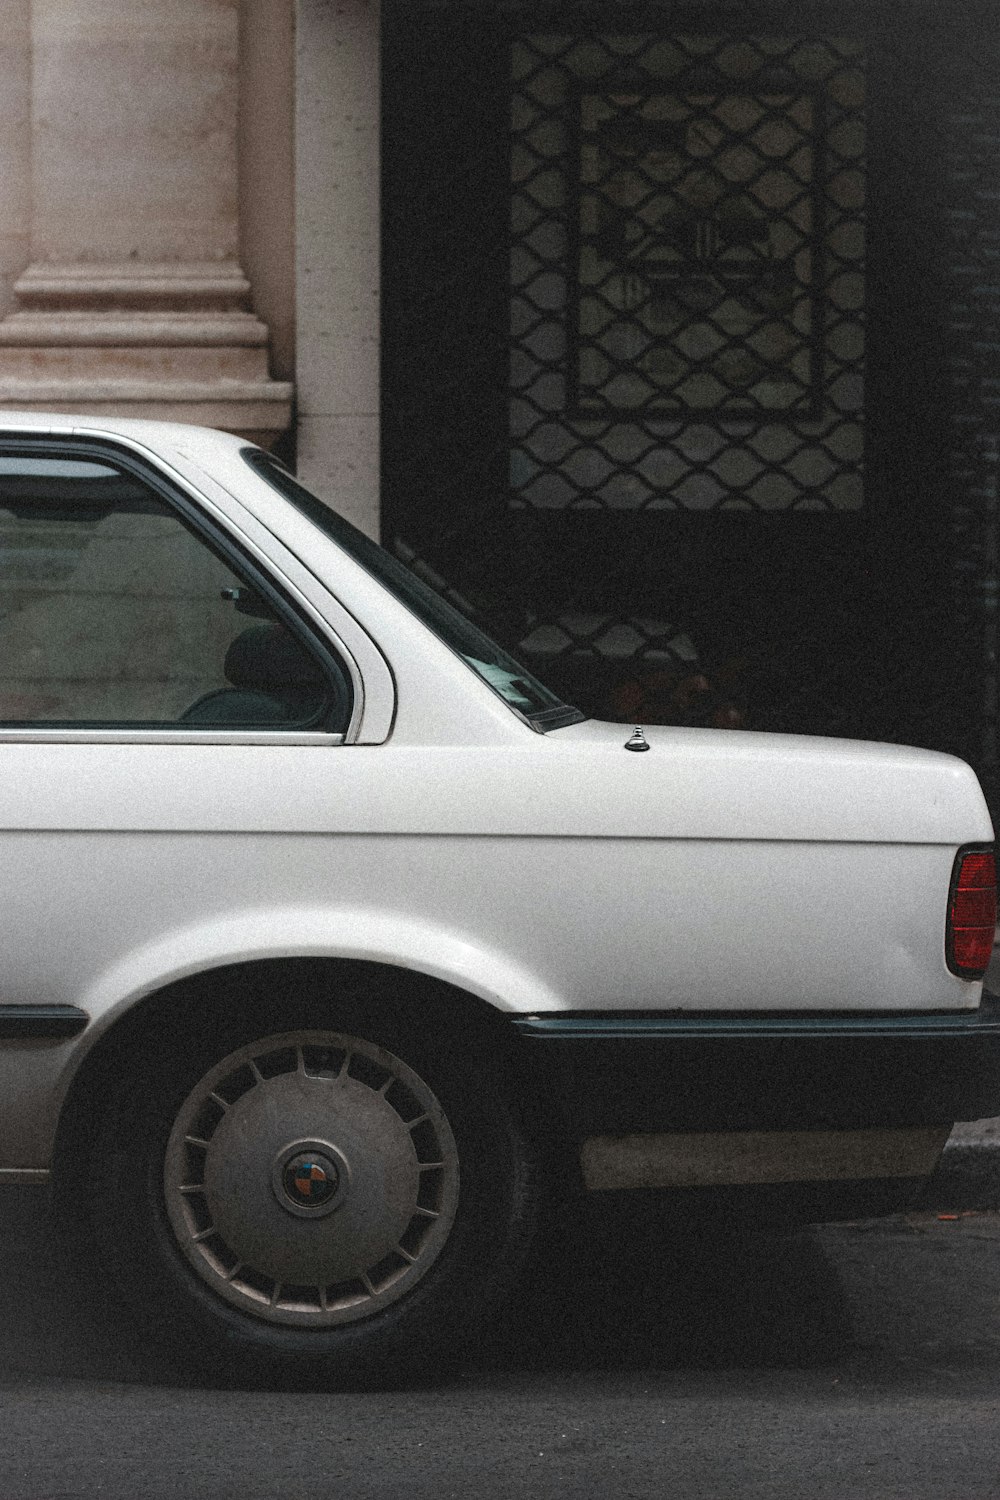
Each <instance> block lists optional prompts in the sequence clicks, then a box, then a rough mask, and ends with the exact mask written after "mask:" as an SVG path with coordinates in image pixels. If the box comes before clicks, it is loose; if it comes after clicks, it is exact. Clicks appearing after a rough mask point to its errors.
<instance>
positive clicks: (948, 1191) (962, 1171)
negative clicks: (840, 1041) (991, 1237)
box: [920, 944, 1000, 1209]
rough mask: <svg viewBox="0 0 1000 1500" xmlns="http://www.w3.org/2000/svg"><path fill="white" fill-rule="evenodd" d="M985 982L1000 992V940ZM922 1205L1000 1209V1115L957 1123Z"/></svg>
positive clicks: (995, 992)
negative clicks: (993, 1117) (990, 1118)
mask: <svg viewBox="0 0 1000 1500" xmlns="http://www.w3.org/2000/svg"><path fill="white" fill-rule="evenodd" d="M985 983H986V988H987V989H989V990H992V991H993V993H994V994H997V995H1000V944H998V946H996V947H994V949H993V962H992V963H991V964H990V966H989V968H988V969H987V971H986V980H985ZM920 1206H921V1207H922V1208H932V1209H949V1208H951V1209H970V1208H980V1209H1000V1117H997V1118H995V1119H992V1120H973V1121H971V1122H970V1123H968V1124H964V1125H956V1126H955V1128H954V1130H953V1131H952V1133H951V1136H950V1138H949V1140H948V1144H947V1146H946V1147H945V1148H944V1155H943V1156H942V1158H941V1163H940V1165H939V1167H938V1169H937V1171H936V1172H935V1174H934V1176H933V1177H932V1178H931V1180H930V1182H929V1183H928V1184H927V1187H926V1189H925V1190H924V1192H923V1194H922V1195H921V1200H920Z"/></svg>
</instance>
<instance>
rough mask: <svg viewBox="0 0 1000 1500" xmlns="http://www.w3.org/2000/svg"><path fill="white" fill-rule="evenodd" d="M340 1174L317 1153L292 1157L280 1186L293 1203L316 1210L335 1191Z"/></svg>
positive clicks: (327, 1158)
mask: <svg viewBox="0 0 1000 1500" xmlns="http://www.w3.org/2000/svg"><path fill="white" fill-rule="evenodd" d="M339 1182H340V1173H339V1172H338V1171H337V1168H336V1167H335V1166H334V1165H333V1162H332V1161H330V1159H329V1157H325V1156H320V1155H319V1153H318V1152H307V1153H303V1154H302V1155H300V1156H293V1157H292V1159H291V1161H290V1162H287V1163H286V1164H285V1170H284V1172H283V1173H282V1175H281V1185H282V1187H283V1188H284V1189H285V1192H286V1193H287V1194H288V1196H289V1198H291V1200H292V1202H293V1203H296V1204H299V1205H300V1206H307V1207H310V1208H316V1207H318V1206H319V1204H321V1203H326V1201H327V1200H328V1199H329V1198H332V1197H333V1195H334V1193H335V1192H336V1191H337V1187H338V1185H339Z"/></svg>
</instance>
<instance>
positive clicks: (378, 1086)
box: [164, 1031, 459, 1327]
mask: <svg viewBox="0 0 1000 1500" xmlns="http://www.w3.org/2000/svg"><path fill="white" fill-rule="evenodd" d="M458 1177H459V1173H458V1152H457V1149H456V1146H455V1140H454V1137H453V1135H452V1133H451V1129H450V1127H449V1125H448V1121H447V1120H446V1118H445V1116H444V1113H443V1111H442V1109H441V1107H440V1105H439V1104H438V1102H437V1100H436V1098H435V1097H434V1095H433V1093H432V1092H431V1090H430V1089H429V1088H428V1087H427V1085H426V1084H425V1083H424V1082H423V1080H422V1079H420V1078H418V1076H417V1075H416V1073H414V1072H413V1070H412V1069H411V1068H408V1067H407V1066H406V1064H405V1063H404V1062H401V1061H400V1059H399V1058H397V1057H394V1056H393V1055H392V1053H390V1052H387V1051H386V1050H385V1049H384V1048H382V1047H376V1046H374V1045H373V1044H372V1043H370V1042H366V1041H362V1040H360V1039H359V1038H357V1037H351V1036H344V1035H341V1034H339V1033H334V1032H320V1031H309V1032H294V1033H289V1034H286V1035H282V1036H272V1037H267V1038H265V1039H264V1040H262V1041H260V1042H255V1043H253V1044H252V1045H251V1046H249V1047H243V1048H241V1049H240V1050H239V1051H237V1052H233V1053H231V1054H230V1056H229V1057H227V1058H225V1059H223V1061H222V1062H221V1063H219V1064H218V1066H217V1067H215V1068H213V1069H212V1070H211V1071H210V1072H209V1073H207V1074H206V1075H205V1077H204V1078H203V1079H202V1080H201V1082H200V1083H199V1084H198V1085H197V1086H196V1087H195V1088H194V1089H192V1091H191V1093H190V1094H189V1095H188V1097H187V1099H186V1100H185V1101H184V1104H183V1105H182V1106H181V1109H180V1112H179V1114H178V1116H177V1120H176V1122H175V1124H174V1128H173V1130H172V1132H171V1135H170V1139H169V1142H168V1144H167V1153H166V1160H165V1164H164V1191H165V1194H166V1204H167V1213H168V1215H169V1219H170V1224H171V1227H172V1229H173V1232H174V1235H175V1236H176V1239H177V1243H178V1244H179V1246H180V1248H181V1250H182V1251H183V1253H184V1255H185V1256H186V1257H187V1259H188V1261H189V1262H190V1264H191V1265H192V1266H193V1267H194V1269H195V1271H197V1273H198V1275H199V1276H200V1277H201V1278H202V1280H203V1281H205V1282H206V1283H207V1284H208V1285H209V1286H210V1287H212V1289H213V1290H214V1291H215V1292H217V1293H218V1295H219V1296H221V1297H223V1298H225V1300H226V1301H227V1302H230V1303H232V1304H233V1305H235V1306H237V1307H240V1308H242V1309H243V1311H245V1312H249V1313H253V1314H254V1315H255V1316H256V1317H259V1318H264V1319H266V1320H267V1321H269V1322H272V1323H284V1324H288V1325H292V1326H302V1325H308V1326H316V1327H326V1326H330V1325H333V1324H337V1323H348V1322H354V1321H356V1320H357V1319H360V1318H365V1317H369V1316H370V1315H371V1314H372V1313H374V1312H376V1311H378V1310H379V1309H380V1308H382V1307H384V1306H385V1305H386V1304H387V1303H389V1302H393V1301H395V1300H396V1298H397V1297H401V1296H402V1295H403V1294H404V1293H406V1292H408V1291H409V1290H410V1289H411V1288H412V1287H413V1286H414V1284H415V1283H416V1282H417V1281H419V1280H420V1278H421V1277H422V1276H423V1275H424V1274H425V1273H426V1271H427V1270H428V1269H429V1268H430V1266H431V1265H432V1264H433V1262H434V1261H435V1260H436V1259H437V1257H438V1255H439V1254H440V1252H441V1250H442V1249H443V1247H444V1244H445V1241H446V1240H447V1238H448V1234H449V1231H450V1229H451V1225H452V1222H453V1221H454V1217H455V1209H456V1206H457V1202H458Z"/></svg>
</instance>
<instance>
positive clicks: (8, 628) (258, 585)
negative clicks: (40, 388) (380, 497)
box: [0, 434, 363, 1160]
mask: <svg viewBox="0 0 1000 1500" xmlns="http://www.w3.org/2000/svg"><path fill="white" fill-rule="evenodd" d="M275 545H276V544H275ZM287 583H288V580H287V579H286V578H284V577H283V575H281V574H280V573H279V572H278V571H277V570H276V569H275V568H267V567H265V566H262V563H261V558H260V556H259V554H258V555H256V556H255V555H254V551H253V549H251V548H250V547H248V546H245V545H244V543H243V539H242V537H241V536H240V535H239V534H237V532H236V531H235V529H227V528H226V526H225V525H224V524H222V523H220V520H219V517H218V514H217V513H216V514H214V515H213V514H212V513H210V508H209V507H208V506H205V507H201V506H199V505H198V503H197V502H196V501H195V500H194V499H193V498H192V496H191V495H190V494H189V493H186V492H185V491H184V490H183V488H181V487H180V486H174V485H173V484H172V483H171V481H170V479H169V477H168V476H167V475H166V474H165V473H164V472H163V471H160V470H158V469H157V468H156V467H155V466H154V465H152V464H148V463H143V462H141V461H139V460H138V459H137V458H135V457H134V456H130V455H129V454H128V453H126V452H124V451H115V450H114V449H113V448H111V447H110V446H109V445H108V444H106V443H104V444H102V443H98V442H93V441H91V442H87V441H82V440H81V439H79V438H78V437H72V436H71V435H69V434H68V435H67V436H66V437H65V438H64V439H61V440H60V439H59V438H58V437H46V438H44V439H42V438H35V439H30V438H27V437H25V438H24V439H21V438H17V437H13V436H11V437H7V438H5V439H4V440H3V441H2V442H0V848H2V857H0V909H2V910H3V912H4V920H3V923H2V924H0V1005H2V1006H4V1007H10V1006H18V1005H20V1006H23V1005H26V1004H27V1005H33V1006H34V1005H39V1004H45V1005H53V1004H56V1005H59V1004H80V1003H81V997H82V996H83V995H85V993H86V992H87V991H88V989H92V988H93V986H94V985H95V983H98V982H99V980H100V976H102V975H104V974H107V973H108V972H109V971H110V970H111V969H113V968H114V967H115V966H116V965H121V964H122V963H123V962H127V960H128V956H129V955H130V954H135V953H138V952H140V951H145V950H149V949H150V948H151V947H155V945H156V943H157V942H158V941H159V940H160V938H161V937H163V936H164V935H166V934H168V933H169V934H173V935H174V936H173V937H172V938H171V941H173V942H174V943H175V945H176V944H178V939H177V938H176V934H178V933H180V934H182V935H183V933H184V932H185V931H187V930H191V929H192V928H193V927H195V926H197V925H198V924H204V923H205V922H209V921H211V920H212V917H213V913H214V914H220V913H223V912H230V913H231V912H232V911H233V910H238V911H243V912H246V911H248V910H250V909H252V908H253V907H254V906H255V905H259V904H263V903H264V902H266V901H271V902H272V903H273V904H276V905H280V904H281V903H282V902H283V901H286V900H288V901H292V900H294V899H295V896H296V893H297V891H298V881H297V878H296V876H295V873H294V869H293V863H292V861H290V860H289V859H288V857H287V854H286V852H285V851H282V853H281V855H280V856H279V857H276V858H273V859H272V858H268V852H269V850H270V849H271V845H269V844H266V840H267V839H268V838H269V837H271V836H275V835H278V834H279V833H280V831H281V830H282V829H283V828H286V827H287V826H288V825H289V823H290V822H291V821H293V820H292V819H290V817H289V816H288V807H287V805H286V804H287V802H288V799H289V797H294V799H295V801H296V805H297V807H298V808H299V810H300V811H299V815H298V822H299V824H300V825H301V823H302V820H303V819H302V812H301V809H302V807H303V806H307V805H308V803H309V799H310V788H311V787H312V788H315V789H317V793H318V791H319V789H321V788H322V787H323V786H326V785H329V784H330V783H331V781H332V780H333V778H332V776H331V765H330V759H331V757H332V756H336V754H337V753H338V751H339V750H341V747H342V745H343V744H344V742H345V739H349V738H351V737H352V735H353V734H354V726H355V725H356V723H357V721H358V711H359V704H360V698H361V695H362V692H363V685H362V683H361V680H360V677H359V673H358V669H357V665H356V662H355V661H354V659H353V657H352V656H351V654H350V653H349V652H348V651H347V650H346V648H344V647H343V645H342V643H341V642H339V641H337V640H336V639H335V638H334V637H333V636H332V634H331V633H330V632H329V631H327V630H321V629H318V628H317V626H316V623H315V621H314V620H312V619H310V618H308V611H307V610H306V609H305V607H304V605H303V601H302V600H301V599H300V598H298V597H297V596H296V593H295V590H294V589H293V588H292V587H291V586H288V587H286V584H287ZM255 839H256V840H257V842H256V844H254V847H253V849H251V848H250V843H251V842H252V841H253V840H255ZM262 840H263V841H265V842H264V843H262V842H261V841H262ZM264 872H266V878H265V874H264ZM183 946H184V943H183V936H182V937H181V938H180V940H179V951H178V952H177V953H176V954H175V955H174V956H173V958H172V959H170V960H164V961H166V963H167V972H173V971H182V970H183V968H184V965H185V957H184V954H183V951H180V950H182V949H183ZM192 962H194V959H193V958H192ZM138 982H139V981H137V983H138ZM10 1071H11V1078H10V1085H9V1086H10V1087H11V1088H14V1089H16V1088H17V1087H18V1086H19V1083H18V1076H17V1069H16V1068H14V1069H11V1070H10ZM26 1086H27V1085H26ZM13 1113H14V1114H16V1113H17V1112H16V1111H14V1112H13ZM7 1159H8V1160H9V1159H10V1157H9V1156H8V1157H7Z"/></svg>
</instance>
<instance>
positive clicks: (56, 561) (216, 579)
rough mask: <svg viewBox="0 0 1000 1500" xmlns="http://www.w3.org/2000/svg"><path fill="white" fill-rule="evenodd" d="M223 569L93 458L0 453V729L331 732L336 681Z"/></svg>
mask: <svg viewBox="0 0 1000 1500" xmlns="http://www.w3.org/2000/svg"><path fill="white" fill-rule="evenodd" d="M237 567H238V565H237ZM237 567H234V566H233V564H232V562H231V561H230V560H229V559H228V557H227V558H226V559H223V557H222V556H221V555H220V553H219V551H217V550H216V548H215V547H214V546H213V545H212V544H211V543H210V542H209V540H208V538H207V537H206V536H204V535H202V534H201V532H200V531H199V530H197V529H196V528H195V527H194V526H193V525H192V524H191V522H190V521H189V520H188V519H187V517H185V516H184V515H182V513H181V511H180V510H179V509H175V508H174V507H173V506H171V505H170V504H169V503H168V502H167V501H166V500H165V499H163V498H162V497H161V496H160V495H159V494H158V493H157V492H156V491H155V490H154V489H153V488H152V486H151V485H150V484H147V483H146V482H145V481H144V480H143V479H141V478H140V477H139V476H137V475H136V474H133V473H132V472H131V471H130V470H129V469H128V468H126V467H124V466H123V467H119V466H118V465H117V464H115V463H114V462H113V461H111V460H110V459H105V458H104V456H103V455H101V456H100V457H98V456H96V455H95V456H94V457H79V456H72V457H70V456H66V457H56V456H41V455H38V454H32V455H15V454H7V455H0V724H6V725H7V726H19V727H23V726H26V725H35V726H40V727H49V728H55V727H70V726H75V727H78V728H92V727H101V726H114V727H122V726H141V727H146V728H164V727H167V728H171V727H173V728H178V729H186V730H200V729H216V730H218V729H242V730H247V729H267V730H282V729H285V730H289V729H305V728H310V729H317V728H318V729H330V730H344V729H346V727H347V722H348V720H349V718H350V689H349V678H348V676H347V674H346V672H345V671H344V670H343V669H338V666H337V663H336V662H335V661H334V660H333V659H332V658H331V659H329V660H324V661H322V662H321V660H320V657H319V655H318V654H316V653H314V652H313V651H312V650H311V649H310V648H309V647H308V646H307V645H306V644H305V643H304V641H303V639H302V633H300V632H299V630H298V629H297V628H295V627H292V626H290V625H289V623H288V621H287V620H285V619H284V618H281V611H280V609H279V610H275V609H274V607H273V606H272V605H271V604H270V603H269V602H268V601H267V600H266V599H265V598H264V595H263V593H262V592H261V591H260V590H259V589H257V588H255V587H254V584H253V581H252V579H250V578H249V577H247V576H244V575H243V574H241V572H239V571H238V570H237ZM323 656H324V658H325V656H326V652H325V651H324V653H323Z"/></svg>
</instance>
